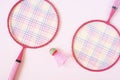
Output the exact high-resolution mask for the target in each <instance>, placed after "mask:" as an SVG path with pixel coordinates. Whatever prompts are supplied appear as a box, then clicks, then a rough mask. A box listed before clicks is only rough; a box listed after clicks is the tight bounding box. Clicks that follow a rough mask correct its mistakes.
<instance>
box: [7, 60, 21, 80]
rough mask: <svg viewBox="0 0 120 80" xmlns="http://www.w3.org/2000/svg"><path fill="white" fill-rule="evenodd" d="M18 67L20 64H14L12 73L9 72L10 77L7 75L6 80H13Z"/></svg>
mask: <svg viewBox="0 0 120 80" xmlns="http://www.w3.org/2000/svg"><path fill="white" fill-rule="evenodd" d="M19 65H20V63H19V62H17V61H16V62H15V63H14V66H13V68H12V71H11V73H10V75H9V78H8V80H15V76H16V74H17V70H18V68H19Z"/></svg>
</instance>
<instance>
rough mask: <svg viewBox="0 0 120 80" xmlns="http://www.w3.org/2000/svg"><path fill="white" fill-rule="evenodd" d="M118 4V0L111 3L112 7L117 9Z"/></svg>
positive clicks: (119, 1)
mask: <svg viewBox="0 0 120 80" xmlns="http://www.w3.org/2000/svg"><path fill="white" fill-rule="evenodd" d="M119 5H120V0H115V2H114V4H113V8H115V9H117V8H118V7H119Z"/></svg>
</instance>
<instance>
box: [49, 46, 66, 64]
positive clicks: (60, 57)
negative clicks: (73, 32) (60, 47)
mask: <svg viewBox="0 0 120 80" xmlns="http://www.w3.org/2000/svg"><path fill="white" fill-rule="evenodd" d="M50 54H51V55H52V56H54V58H55V60H56V62H57V64H58V66H61V65H63V64H64V63H65V62H66V60H67V57H66V56H65V55H64V54H62V53H60V52H58V51H57V50H56V49H55V48H52V49H50Z"/></svg>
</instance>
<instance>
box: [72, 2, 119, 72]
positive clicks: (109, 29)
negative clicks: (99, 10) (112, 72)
mask: <svg viewBox="0 0 120 80" xmlns="http://www.w3.org/2000/svg"><path fill="white" fill-rule="evenodd" d="M119 5H120V0H115V2H114V4H113V6H112V10H111V13H110V16H109V18H108V20H107V21H104V20H91V21H87V22H85V23H84V24H82V25H81V26H80V27H79V28H78V29H77V31H76V32H75V34H74V36H73V40H72V52H73V57H74V58H75V60H76V62H77V63H78V64H79V65H80V66H82V67H83V68H85V69H87V70H89V71H93V72H100V71H105V70H107V69H109V68H111V67H112V66H113V65H115V64H116V63H117V61H118V60H119V58H120V32H119V31H118V29H117V28H116V27H115V26H114V25H112V24H111V22H110V21H111V19H112V17H113V15H114V13H115V12H116V10H117V8H118V6H119Z"/></svg>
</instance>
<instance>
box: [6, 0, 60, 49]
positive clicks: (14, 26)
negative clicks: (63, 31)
mask: <svg viewBox="0 0 120 80" xmlns="http://www.w3.org/2000/svg"><path fill="white" fill-rule="evenodd" d="M30 12H31V13H30ZM34 13H36V15H33V14H34ZM32 17H33V18H32ZM20 21H21V22H20ZM35 21H36V22H35ZM7 23H8V31H9V33H10V35H11V37H12V38H13V39H14V40H15V41H16V42H17V43H18V44H20V45H21V46H23V47H27V48H40V47H43V46H46V45H47V44H49V43H50V42H51V41H52V40H53V39H54V38H55V36H56V35H57V32H58V29H59V25H60V17H59V13H58V11H57V9H56V7H55V6H54V5H53V4H52V3H51V2H50V1H48V0H37V1H33V0H20V1H18V2H17V3H16V4H15V5H14V6H13V7H12V9H11V10H10V13H9V15H8V20H7ZM30 27H31V29H30ZM27 28H28V30H26V29H27ZM33 29H34V30H33ZM25 30H26V31H25ZM32 40H33V42H32Z"/></svg>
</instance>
